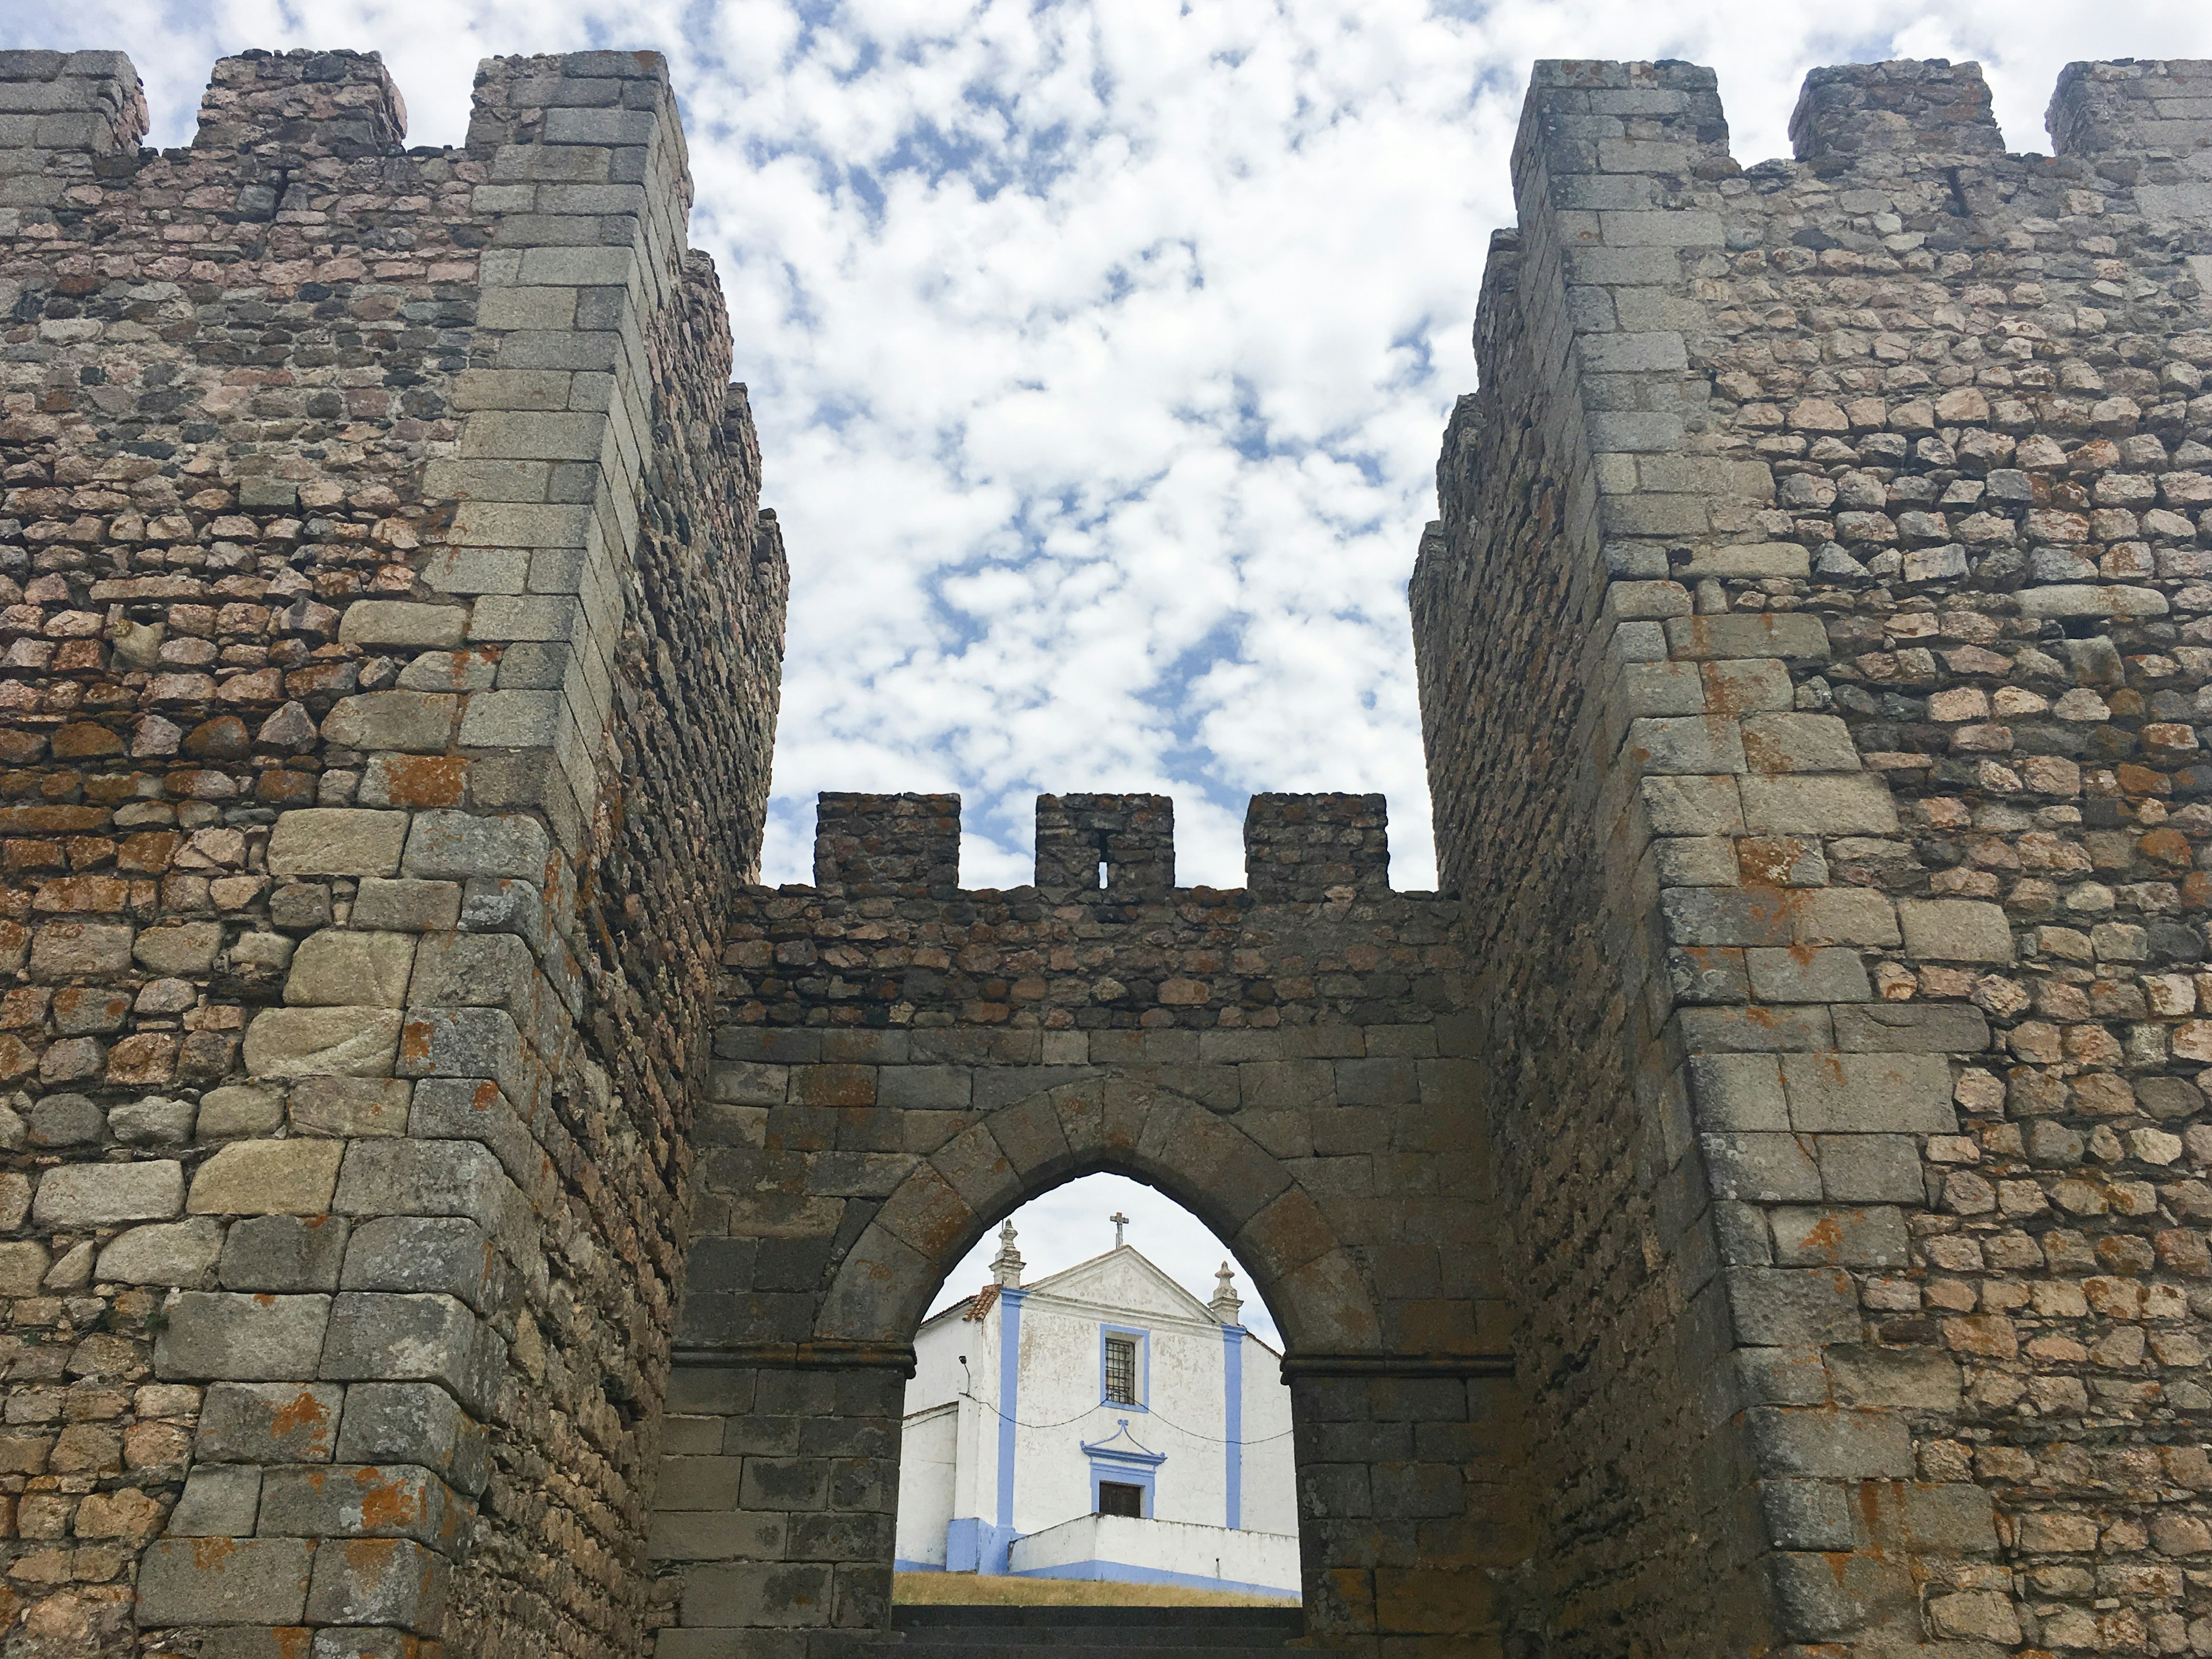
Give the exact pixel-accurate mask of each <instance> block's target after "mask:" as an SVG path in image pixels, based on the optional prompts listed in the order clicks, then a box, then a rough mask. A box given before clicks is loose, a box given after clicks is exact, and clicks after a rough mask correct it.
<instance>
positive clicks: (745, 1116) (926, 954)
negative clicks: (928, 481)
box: [652, 795, 1527, 1659]
mask: <svg viewBox="0 0 2212 1659" xmlns="http://www.w3.org/2000/svg"><path fill="white" fill-rule="evenodd" d="M1166 821H1167V804H1166V803H1165V802H1164V801H1162V800H1160V799H1158V798H1154V797H1118V796H1103V795H1100V796H1081V797H1074V796H1070V797H1045V798H1043V799H1041V800H1040V802H1039V804H1038V848H1039V852H1038V866H1037V883H1036V885H1035V886H1024V887H1020V888H1013V889H1008V890H982V891H971V890H963V889H961V888H960V887H958V885H957V879H956V876H957V868H958V861H959V860H958V853H959V802H958V800H957V798H955V797H949V796H924V795H911V796H860V795H829V796H824V797H823V800H822V805H821V817H820V820H819V823H818V825H817V837H816V856H815V875H816V878H815V883H814V885H813V886H811V887H786V888H783V889H780V890H774V891H770V890H767V889H752V890H749V891H748V893H747V894H746V896H745V897H744V901H743V902H741V903H740V904H739V905H738V906H737V907H736V908H735V909H734V910H733V911H732V915H731V916H730V919H729V922H730V927H729V936H728V944H727V946H726V950H725V952H724V955H723V958H722V961H723V964H724V967H725V969H726V970H727V971H726V977H725V979H724V981H723V986H722V991H721V994H722V998H723V1001H722V1005H721V1008H722V1024H721V1025H720V1029H719V1030H717V1032H716V1034H715V1039H714V1056H715V1066H714V1074H713V1076H712V1078H711V1079H709V1084H708V1095H709V1104H708V1106H707V1107H706V1109H704V1110H702V1113H701V1115H700V1116H699V1118H698V1119H697V1121H696V1123H695V1125H694V1127H693V1132H692V1134H691V1138H690V1152H691V1153H692V1154H693V1156H694V1159H695V1162H694V1165H693V1170H692V1179H691V1188H690V1191H691V1205H692V1209H691V1215H692V1242H691V1243H690V1249H689V1255H688V1260H687V1262H686V1267H685V1272H684V1295H683V1303H682V1308H681V1311H680V1315H679V1317H678V1334H677V1339H676V1345H675V1352H674V1355H673V1359H674V1368H673V1370H672V1373H671V1377H670V1382H669V1386H668V1389H667V1394H666V1401H667V1404H666V1410H665V1415H664V1417H663V1419H661V1428H662V1439H663V1446H664V1449H665V1451H666V1453H667V1454H668V1455H667V1456H666V1457H665V1460H664V1462H663V1465H662V1471H661V1475H660V1480H659V1487H658V1490H657V1498H656V1503H655V1510H654V1515H653V1523H652V1551H653V1557H654V1559H655V1561H656V1564H657V1565H658V1569H659V1571H660V1572H661V1573H662V1574H663V1576H664V1578H665V1580H666V1581H667V1582H666V1593H667V1595H668V1597H669V1600H670V1601H671V1604H672V1607H673V1616H674V1619H675V1620H676V1623H675V1626H674V1627H673V1628H671V1629H666V1630H664V1631H663V1632H661V1635H660V1638H659V1653H658V1659H732V1656H734V1655H737V1654H739V1653H743V1654H744V1655H747V1656H751V1655H754V1654H757V1653H758V1654H775V1655H778V1656H784V1655H790V1656H797V1655H799V1654H805V1655H808V1656H812V1655H814V1654H817V1653H823V1652H826V1651H828V1650H829V1648H830V1647H831V1646H835V1645H837V1644H844V1643H848V1642H851V1641H854V1640H860V1641H862V1642H865V1641H866V1640H867V1639H869V1638H870V1634H871V1633H872V1632H884V1631H885V1630H886V1629H887V1626H889V1624H890V1589H891V1562H892V1558H893V1553H894V1547H895V1543H896V1507H897V1501H898V1492H897V1486H898V1455H899V1449H900V1438H901V1421H902V1413H903V1408H904V1403H905V1385H906V1380H907V1377H908V1375H909V1374H910V1371H911V1370H912V1367H913V1364H914V1352H913V1348H912V1346H911V1344H912V1340H913V1335H914V1333H915V1328H917V1326H918V1325H919V1324H920V1323H921V1318H922V1316H923V1313H924V1311H925V1310H926V1309H927V1305H928V1304H929V1301H930V1299H931V1297H932V1296H933V1293H934V1292H935V1291H937V1289H938V1288H939V1285H940V1283H941V1281H942V1279H943V1278H944V1276H945V1273H946V1272H947V1270H948V1269H949V1268H950V1267H951V1265H952V1264H953V1263H955V1262H957V1261H958V1260H959V1258H960V1257H961V1255H963V1254H964V1253H965V1252H966V1250H967V1249H969V1247H970V1246H971V1245H972V1244H973V1243H975V1240H976V1239H978V1238H979V1237H981V1235H982V1234H983V1232H984V1231H985V1230H986V1229H987V1228H988V1227H989V1226H991V1225H994V1224H995V1223H996V1222H997V1221H998V1220H999V1219H1000V1218H1001V1217H1003V1216H1005V1215H1006V1214H1008V1213H1009V1212H1012V1211H1013V1210H1014V1209H1016V1208H1017V1207H1018V1206H1020V1205H1021V1204H1022V1203H1023V1202H1024V1200H1028V1199H1030V1198H1032V1197H1034V1196H1036V1194H1039V1193H1041V1192H1042V1191H1044V1190H1046V1189H1047V1188H1051V1187H1054V1186H1056V1185H1059V1184H1060V1183H1061V1182H1066V1181H1068V1180H1071V1179H1073V1178H1074V1177H1076V1176H1080V1175H1084V1174H1087V1173H1090V1172H1092V1171H1097V1170H1113V1171H1116V1172H1119V1173H1121V1174H1125V1175H1128V1176H1133V1177H1135V1178H1136V1179H1139V1180H1141V1181H1144V1182H1148V1183H1150V1184H1151V1185H1152V1186H1154V1187H1156V1188H1158V1189H1159V1190H1161V1191H1162V1192H1163V1193H1164V1194H1166V1195H1168V1196H1169V1197H1170V1198H1171V1199H1173V1200H1176V1202H1178V1203H1181V1204H1182V1205H1183V1206H1185V1207H1186V1208H1188V1210H1190V1211H1191V1212H1193V1213H1194V1214H1195V1215H1196V1216H1197V1217H1198V1218H1200V1220H1202V1221H1204V1222H1205V1223H1206V1225H1208V1226H1210V1227H1212V1229H1213V1231H1215V1232H1216V1233H1217V1234H1218V1235H1219V1236H1220V1237H1221V1238H1223V1239H1224V1240H1225V1241H1226V1242H1227V1243H1228V1244H1229V1245H1230V1247H1231V1249H1232V1250H1233V1251H1234V1252H1235V1253H1236V1254H1237V1255H1238V1257H1239V1258H1240V1259H1241V1260H1242V1261H1243V1264H1244V1266H1245V1267H1246V1268H1247V1270H1248V1271H1249V1273H1250V1274H1251V1276H1252V1278H1253V1279H1254V1280H1255V1283H1256V1285H1257V1286H1258V1289H1259V1291H1260V1294H1261V1296H1262V1297H1264V1298H1265V1299H1266V1301H1267V1304H1268V1305H1269V1307H1270V1308H1271V1309H1272V1310H1273V1313H1274V1315H1275V1316H1276V1320H1277V1322H1278V1323H1279V1327H1280V1328H1281V1330H1282V1332H1283V1334H1284V1337H1285V1347H1286V1350H1287V1352H1286V1354H1285V1360H1284V1364H1283V1370H1284V1374H1285V1379H1286V1380H1287V1381H1288V1383H1290V1386H1291V1399H1292V1410H1293V1415H1294V1418H1295V1423H1296V1426H1295V1428H1294V1433H1295V1436H1296V1441H1295V1444H1296V1455H1297V1468H1298V1471H1299V1513H1300V1524H1299V1541H1300V1551H1301V1556H1302V1559H1303V1564H1304V1588H1305V1609H1306V1619H1307V1626H1308V1633H1309V1636H1310V1638H1311V1639H1312V1640H1313V1641H1315V1642H1316V1643H1317V1644H1321V1645H1323V1646H1332V1647H1338V1648H1346V1649H1350V1650H1375V1649H1376V1647H1378V1646H1379V1645H1380V1644H1383V1643H1384V1642H1386V1641H1396V1640H1398V1639H1399V1638H1416V1639H1417V1640H1418V1641H1419V1642H1421V1643H1422V1644H1425V1646H1427V1647H1428V1648H1431V1649H1438V1648H1442V1647H1449V1650H1451V1651H1453V1652H1455V1653H1459V1652H1465V1653H1470V1654H1478V1655H1479V1654H1482V1653H1486V1652H1488V1653H1496V1652H1498V1651H1499V1650H1500V1648H1501V1646H1502V1643H1503V1632H1504V1626H1505V1623H1506V1620H1507V1619H1508V1617H1509V1614H1508V1613H1507V1612H1506V1611H1504V1609H1502V1608H1501V1607H1500V1606H1499V1605H1498V1584H1499V1583H1501V1582H1503V1580H1504V1576H1505V1575H1506V1574H1507V1573H1509V1572H1510V1569H1512V1568H1513V1567H1514V1566H1515V1565H1516V1564H1517V1563H1519V1562H1520V1561H1521V1560H1522V1559H1524V1558H1525V1556H1526V1553H1527V1551H1526V1547H1525V1544H1524V1542H1523V1534H1522V1526H1521V1522H1520V1516H1521V1514H1522V1511H1523V1510H1524V1508H1525V1505H1524V1504H1522V1502H1521V1501H1520V1498H1519V1491H1520V1483H1521V1481H1522V1474H1521V1473H1520V1468H1521V1460H1522V1455H1523V1449H1522V1443H1521V1434H1522V1430H1521V1427H1520V1422H1521V1413H1520V1404H1519V1398H1518V1395H1517V1394H1516V1385H1515V1383H1514V1381H1513V1364H1512V1359H1511V1357H1510V1329H1511V1326H1512V1322H1513V1317H1514V1313H1513V1302H1514V1292H1513V1290H1512V1288H1511V1287H1510V1286H1509V1285H1507V1284H1506V1283H1505V1282H1504V1269H1503V1267H1502V1265H1501V1264H1502V1263H1503V1261H1504V1260H1505V1254H1506V1253H1505V1249H1504V1245H1505V1242H1506V1236H1507V1232H1508V1225H1507V1223H1506V1220H1505V1218H1504V1216H1503V1214H1502V1213H1501V1212H1500V1210H1499V1207H1498V1203H1497V1200H1496V1199H1495V1197H1494V1195H1493V1192H1492V1177H1491V1169H1490V1161H1489V1156H1490V1155H1489V1145H1488V1139H1487V1137H1486V1134H1485V1133H1483V1119H1482V1103H1483V1100H1484V1096H1485V1092H1486V1088H1487V1086H1488V1085H1487V1083H1486V1079H1485V1077H1484V1074H1483V1073H1482V1070H1481V1067H1480V1066H1479V1065H1478V1064H1477V1063H1476V1061H1475V1060H1474V1058H1473V1056H1474V1054H1476V1053H1477V1052H1478V1050H1479V1048H1480V1025H1481V1020H1480V1015H1479V1012H1478V999H1477V995H1476V993H1475V990H1474V983H1473V980H1472V975H1471V973H1470V970H1469V965H1468V962H1467V961H1466V959H1465V957H1463V956H1462V953H1461V952H1460V951H1459V949H1458V947H1457V945H1456V944H1455V930H1456V929H1457V927H1458V926H1459V923H1460V921H1461V918H1462V910H1463V907H1462V905H1461V904H1460V902H1458V901H1457V900H1455V899H1450V898H1445V897H1442V896H1437V895H1435V894H1407V893H1396V892H1393V891H1392V890H1390V888H1389V884H1388V881H1387V878H1386V874H1385V868H1384V865H1385V859H1386V852H1385V845H1384V834H1383V818H1382V813H1381V802H1380V801H1379V800H1378V799H1372V798H1367V797H1358V796H1265V797H1260V798H1257V799H1255V801H1254V803H1253V807H1252V811H1251V814H1250V816H1249V818H1248V820H1247V824H1246V864H1247V872H1248V884H1247V886H1246V888H1245V889H1243V890H1216V889H1211V888H1183V887H1176V886H1175V885H1173V877H1172V873H1171V866H1172V860H1171V856H1170V850H1171V849H1170V848H1169V846H1168V844H1167V842H1166V840H1165V835H1164V831H1165V823H1166ZM1102 848H1103V852H1102ZM1102 866H1103V868H1104V869H1105V870H1106V871H1107V872H1108V875H1107V877H1106V878H1105V879H1103V881H1102V880H1101V878H1100V873H1099V872H1100V871H1101V869H1102ZM1087 883H1088V884H1089V885H1087ZM770 1632H778V1633H777V1634H770Z"/></svg>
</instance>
